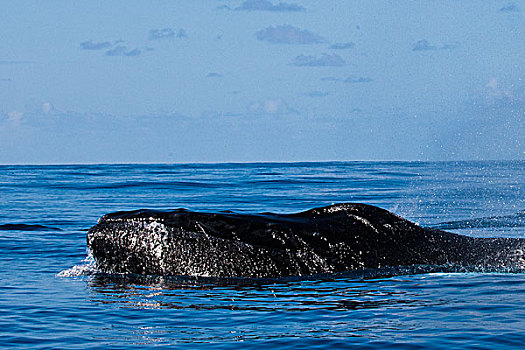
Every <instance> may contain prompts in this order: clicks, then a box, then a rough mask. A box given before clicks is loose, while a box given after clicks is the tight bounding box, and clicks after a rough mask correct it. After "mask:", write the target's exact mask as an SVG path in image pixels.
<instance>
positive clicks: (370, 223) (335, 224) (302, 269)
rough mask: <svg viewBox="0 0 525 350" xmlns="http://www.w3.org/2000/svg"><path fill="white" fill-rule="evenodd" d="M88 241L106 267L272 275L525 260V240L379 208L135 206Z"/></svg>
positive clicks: (106, 219)
mask: <svg viewBox="0 0 525 350" xmlns="http://www.w3.org/2000/svg"><path fill="white" fill-rule="evenodd" d="M87 244H88V247H89V248H90V250H91V251H92V253H93V257H94V258H95V261H96V264H97V266H98V268H99V269H100V270H101V271H103V272H106V273H136V274H144V275H172V276H174V275H176V276H209V277H250V278H270V277H286V276H305V275H314V274H330V273H335V272H343V271H351V270H359V269H369V268H382V267H387V266H410V265H445V264H452V265H459V266H487V267H491V266H492V267H516V266H517V267H518V268H522V267H523V266H524V261H525V260H524V255H523V251H524V250H525V241H524V240H523V239H514V238H473V237H467V236H462V235H458V234H454V233H450V232H446V231H441V230H436V229H429V228H423V227H420V226H418V225H417V224H415V223H412V222H410V221H408V220H405V219H403V218H401V217H399V216H396V215H394V214H392V213H390V212H388V211H386V210H384V209H381V208H378V207H374V206H370V205H365V204H351V203H344V204H336V205H332V206H328V207H322V208H315V209H311V210H308V211H304V212H301V213H296V214H273V213H262V214H252V215H248V214H237V213H232V212H219V213H208V212H192V211H188V210H184V209H175V210H171V211H155V210H137V211H129V212H117V213H112V214H107V215H105V216H103V217H102V218H101V219H100V220H99V223H98V224H97V225H95V226H94V227H92V228H91V229H90V230H89V231H88V235H87Z"/></svg>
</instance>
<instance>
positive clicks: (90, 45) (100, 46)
mask: <svg viewBox="0 0 525 350" xmlns="http://www.w3.org/2000/svg"><path fill="white" fill-rule="evenodd" d="M112 46H113V44H112V43H110V42H109V41H104V42H98V43H97V42H93V41H91V40H88V41H84V42H81V43H80V47H81V48H82V49H83V50H105V49H109V48H110V47H112Z"/></svg>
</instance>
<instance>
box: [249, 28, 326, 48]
mask: <svg viewBox="0 0 525 350" xmlns="http://www.w3.org/2000/svg"><path fill="white" fill-rule="evenodd" d="M255 36H256V37H257V39H259V40H261V41H267V42H270V43H274V44H322V43H326V42H327V40H326V39H325V38H323V37H322V36H320V35H317V34H314V33H311V32H309V31H307V30H304V29H300V28H297V27H294V26H291V25H280V26H277V27H268V28H265V29H262V30H260V31H258V32H257V33H255Z"/></svg>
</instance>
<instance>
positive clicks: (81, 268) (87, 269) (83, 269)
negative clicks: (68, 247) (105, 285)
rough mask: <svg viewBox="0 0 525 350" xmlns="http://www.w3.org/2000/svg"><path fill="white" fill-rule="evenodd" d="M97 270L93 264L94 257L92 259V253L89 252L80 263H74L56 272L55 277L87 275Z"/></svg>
mask: <svg viewBox="0 0 525 350" xmlns="http://www.w3.org/2000/svg"><path fill="white" fill-rule="evenodd" d="M97 272H98V270H97V267H96V265H95V259H93V255H92V254H91V252H89V253H88V255H87V256H86V258H85V259H84V260H83V261H82V263H81V264H80V265H75V266H73V267H71V268H69V269H66V270H63V271H60V272H59V273H57V277H78V276H89V275H93V274H95V273H97Z"/></svg>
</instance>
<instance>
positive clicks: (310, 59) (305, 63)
mask: <svg viewBox="0 0 525 350" xmlns="http://www.w3.org/2000/svg"><path fill="white" fill-rule="evenodd" d="M290 64H291V65H292V66H297V67H342V66H344V65H346V62H345V60H344V59H343V58H342V57H341V56H339V55H329V54H325V53H324V54H322V55H321V56H310V55H299V56H297V57H295V59H294V60H293V62H292V63H290Z"/></svg>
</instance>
